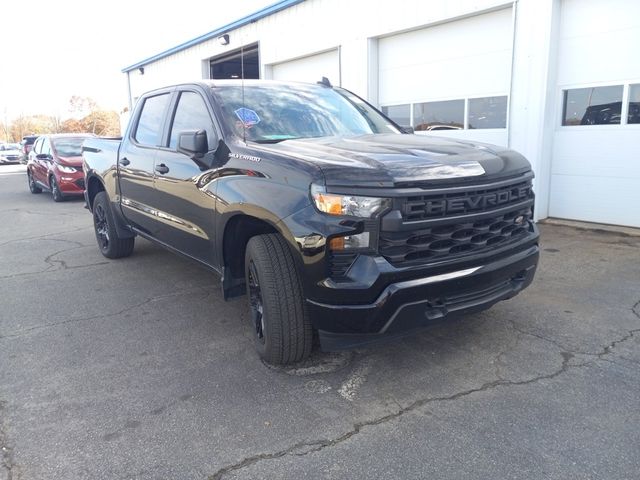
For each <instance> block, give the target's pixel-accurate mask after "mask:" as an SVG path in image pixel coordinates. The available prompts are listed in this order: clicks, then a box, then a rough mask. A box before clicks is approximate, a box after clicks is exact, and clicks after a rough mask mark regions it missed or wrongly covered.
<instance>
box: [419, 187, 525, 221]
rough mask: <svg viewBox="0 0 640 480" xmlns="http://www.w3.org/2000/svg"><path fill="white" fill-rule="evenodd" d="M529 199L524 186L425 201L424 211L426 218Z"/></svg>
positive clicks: (485, 208)
mask: <svg viewBox="0 0 640 480" xmlns="http://www.w3.org/2000/svg"><path fill="white" fill-rule="evenodd" d="M531 197H532V191H531V186H530V185H524V186H521V187H518V188H512V189H509V190H503V191H500V192H491V193H485V194H477V195H470V196H466V197H454V198H446V199H438V200H427V201H426V202H425V205H424V211H425V213H426V214H427V215H428V216H432V215H446V214H449V213H460V212H467V211H473V210H487V209H491V208H493V207H499V206H501V205H508V204H511V203H516V202H518V201H520V200H526V199H529V198H531Z"/></svg>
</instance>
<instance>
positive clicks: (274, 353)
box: [245, 234, 313, 365]
mask: <svg viewBox="0 0 640 480" xmlns="http://www.w3.org/2000/svg"><path fill="white" fill-rule="evenodd" d="M245 280H246V282H247V283H246V284H247V297H248V299H249V313H250V320H251V327H252V330H253V333H254V339H255V344H256V348H257V350H258V353H259V354H260V357H261V358H262V359H263V360H264V361H265V362H267V363H271V364H274V365H286V364H289V363H294V362H298V361H300V360H303V359H304V358H306V357H308V356H309V354H310V353H311V344H312V340H313V328H312V326H311V321H310V319H309V314H308V312H307V309H306V306H305V302H304V296H303V293H302V281H301V278H300V272H299V271H298V269H297V268H296V264H295V262H294V258H293V255H292V253H291V250H290V249H289V246H288V245H287V242H286V241H285V239H284V238H283V237H282V236H280V235H277V234H269V235H258V236H256V237H252V238H251V239H250V240H249V243H248V244H247V250H246V253H245Z"/></svg>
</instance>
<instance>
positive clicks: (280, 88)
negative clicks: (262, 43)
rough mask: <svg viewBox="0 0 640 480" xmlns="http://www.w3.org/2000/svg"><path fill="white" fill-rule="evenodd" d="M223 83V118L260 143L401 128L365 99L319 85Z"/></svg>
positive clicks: (220, 99)
mask: <svg viewBox="0 0 640 480" xmlns="http://www.w3.org/2000/svg"><path fill="white" fill-rule="evenodd" d="M242 90H243V89H242V86H241V85H224V86H222V85H220V86H216V87H214V88H213V92H214V95H215V96H216V99H217V101H218V103H219V105H220V106H221V108H222V114H223V121H224V122H225V123H226V124H227V126H228V127H229V128H230V129H231V130H232V131H233V132H234V133H235V134H237V135H238V136H240V137H242V136H243V135H244V136H246V139H247V140H251V141H255V142H259V143H275V142H280V141H283V140H291V139H295V138H317V137H329V136H349V135H363V134H370V133H401V132H400V131H399V129H398V128H397V127H396V126H395V125H393V124H391V123H390V122H389V120H387V119H386V118H385V117H383V116H382V115H380V114H379V113H378V112H377V111H375V110H374V109H373V108H371V107H370V106H369V105H367V103H366V102H364V101H363V100H362V99H361V98H359V97H356V96H355V95H353V94H351V93H349V92H347V91H345V90H342V89H337V88H328V87H324V86H320V85H304V84H300V85H295V86H291V85H277V84H271V85H268V84H267V85H255V84H254V85H245V87H244V94H243V91H242Z"/></svg>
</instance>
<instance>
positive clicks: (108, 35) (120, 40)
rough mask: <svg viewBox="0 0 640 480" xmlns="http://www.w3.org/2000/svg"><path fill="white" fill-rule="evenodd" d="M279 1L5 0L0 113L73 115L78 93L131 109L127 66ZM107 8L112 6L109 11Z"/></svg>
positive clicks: (0, 47)
mask: <svg viewBox="0 0 640 480" xmlns="http://www.w3.org/2000/svg"><path fill="white" fill-rule="evenodd" d="M274 3H277V0H235V1H229V0H209V1H198V0H180V1H179V2H176V1H173V2H167V1H165V0H158V1H155V2H151V1H139V0H128V1H125V0H110V1H109V2H97V1H95V0H84V1H78V0H31V1H29V2H25V1H23V0H4V1H3V2H2V6H0V13H1V16H2V22H1V24H0V115H1V116H2V121H4V120H5V119H6V120H8V121H11V119H12V118H15V117H17V116H18V115H21V114H24V115H32V114H39V113H41V114H45V115H59V116H61V117H62V118H66V117H67V116H68V114H69V112H68V110H69V109H68V106H69V99H70V98H71V96H73V95H79V96H87V97H91V98H93V99H94V100H95V101H96V102H97V103H98V105H99V106H101V107H102V108H107V109H112V110H116V111H118V112H119V111H121V110H122V109H123V108H124V107H125V106H126V105H127V91H126V79H125V75H124V74H123V73H121V70H122V69H123V68H124V67H127V66H129V65H131V64H134V63H137V62H139V61H141V60H144V59H146V58H148V57H151V56H153V55H155V54H157V53H160V52H162V51H164V50H167V49H169V48H172V47H175V46H176V45H179V44H181V43H183V42H186V41H188V40H191V39H193V38H196V37H198V36H200V35H202V34H204V33H208V32H210V31H212V30H215V29H216V28H218V27H221V26H223V25H226V24H228V23H230V22H232V21H234V20H237V19H238V18H240V17H243V16H245V15H248V14H250V13H253V12H255V11H257V10H260V9H261V8H263V7H265V6H268V5H272V4H274ZM106 5H108V7H107V6H106Z"/></svg>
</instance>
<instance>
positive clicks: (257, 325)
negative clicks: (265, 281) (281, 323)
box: [247, 260, 264, 344]
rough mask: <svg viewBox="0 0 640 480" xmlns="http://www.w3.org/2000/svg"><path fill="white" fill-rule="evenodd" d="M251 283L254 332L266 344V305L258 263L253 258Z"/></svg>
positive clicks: (250, 266)
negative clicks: (257, 269) (263, 299)
mask: <svg viewBox="0 0 640 480" xmlns="http://www.w3.org/2000/svg"><path fill="white" fill-rule="evenodd" d="M248 277H249V278H248V279H247V280H248V283H249V308H250V310H251V321H252V323H253V327H254V333H255V334H256V339H257V340H258V342H260V343H262V344H264V305H263V303H262V291H261V290H260V280H259V278H258V272H257V271H256V265H255V263H253V260H250V261H249V272H248Z"/></svg>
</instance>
